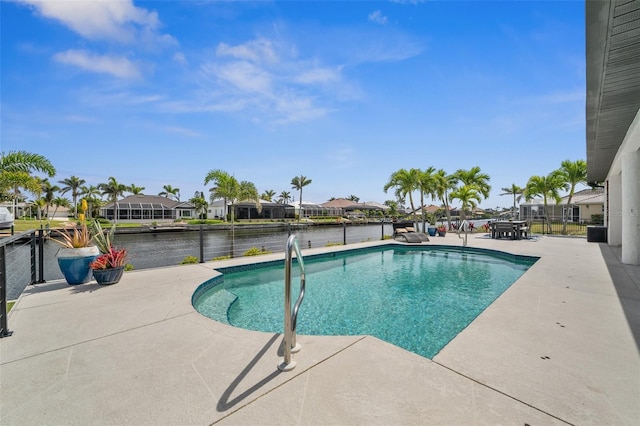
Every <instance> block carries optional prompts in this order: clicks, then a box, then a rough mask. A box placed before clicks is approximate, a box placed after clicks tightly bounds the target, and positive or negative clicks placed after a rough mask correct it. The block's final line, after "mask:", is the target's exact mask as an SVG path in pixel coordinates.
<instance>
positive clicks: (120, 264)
mask: <svg viewBox="0 0 640 426" xmlns="http://www.w3.org/2000/svg"><path fill="white" fill-rule="evenodd" d="M126 258H127V250H126V249H124V248H121V249H117V248H115V247H113V246H110V247H109V250H108V251H107V253H103V254H101V255H99V256H98V257H97V258H96V259H95V260H94V261H93V262H91V265H90V266H91V269H92V270H93V277H94V278H95V279H96V282H97V283H98V284H102V285H109V284H115V283H117V282H118V281H120V278H122V273H123V272H124V266H125V263H124V262H125V260H126Z"/></svg>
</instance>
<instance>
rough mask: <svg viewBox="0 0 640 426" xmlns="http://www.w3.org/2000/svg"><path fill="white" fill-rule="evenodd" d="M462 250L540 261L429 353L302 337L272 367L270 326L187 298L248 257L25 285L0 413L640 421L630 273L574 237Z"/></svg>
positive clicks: (201, 420) (107, 420)
mask: <svg viewBox="0 0 640 426" xmlns="http://www.w3.org/2000/svg"><path fill="white" fill-rule="evenodd" d="M381 243H382V242H381ZM386 243H387V242H384V244H386ZM375 244H380V243H363V244H358V245H350V246H348V247H346V248H354V247H356V246H368V245H375ZM429 244H451V245H461V242H460V240H459V239H458V237H457V235H455V234H452V233H450V234H447V236H446V237H444V238H438V237H435V238H431V243H429ZM469 246H472V247H484V248H492V249H497V250H503V251H506V252H511V253H517V254H526V255H533V256H540V257H541V259H540V260H539V261H538V262H537V263H536V264H535V265H534V266H533V267H532V268H531V269H530V270H529V271H528V272H527V273H526V274H525V275H524V276H523V277H521V278H520V279H519V280H518V281H517V282H516V283H515V284H514V285H512V286H511V287H510V288H509V289H508V290H507V291H506V292H505V293H504V294H503V295H502V296H501V297H500V298H498V300H496V301H495V302H494V303H493V304H492V305H491V306H490V307H489V308H487V309H486V310H485V311H484V312H483V313H482V314H481V315H480V316H479V317H478V318H477V319H476V320H475V321H474V322H472V323H471V324H470V325H469V326H468V327H467V328H466V329H465V330H464V331H463V332H461V333H460V334H459V335H458V336H457V337H456V338H454V339H453V340H452V341H451V342H450V343H449V344H448V345H447V346H446V347H445V348H444V349H443V350H442V351H441V352H440V353H439V354H438V355H437V356H436V357H435V358H434V359H433V360H429V359H426V358H423V357H420V356H418V355H415V354H413V353H410V352H407V351H405V350H403V349H400V348H398V347H395V346H393V345H390V344H388V343H386V342H383V341H381V340H378V339H376V338H373V337H369V336H351V337H317V336H299V337H298V341H299V342H300V343H301V344H302V346H303V349H302V351H301V352H299V353H298V354H296V355H295V356H294V357H295V360H296V362H297V367H296V368H295V369H294V370H293V371H291V372H280V371H279V370H278V369H277V364H278V363H279V362H280V358H279V356H278V353H277V352H278V347H279V345H280V342H281V340H282V336H281V335H278V334H270V333H260V332H253V331H247V330H242V329H238V328H234V327H230V326H227V325H223V324H220V323H217V322H215V321H213V320H210V319H208V318H205V317H203V316H202V315H200V314H199V313H198V312H196V311H195V310H194V309H193V307H192V305H191V296H192V294H193V292H194V290H195V289H196V288H197V287H198V285H200V284H201V283H203V282H205V281H207V280H209V279H211V278H212V277H214V276H216V275H217V274H218V273H217V272H216V271H215V270H214V268H215V267H220V266H227V265H229V264H232V263H239V262H251V263H253V262H255V261H256V258H252V259H246V258H245V259H237V260H232V261H224V262H211V263H205V264H198V265H184V266H176V267H169V268H159V269H152V270H141V271H133V272H129V273H126V274H125V276H124V277H123V279H122V281H121V282H120V283H118V284H116V285H113V286H98V285H97V284H95V283H89V284H85V285H81V286H73V287H72V286H68V285H66V284H65V283H63V282H59V281H58V282H49V283H45V284H38V285H34V286H29V287H28V288H27V289H26V290H25V292H24V293H23V295H22V297H21V298H20V299H19V300H18V302H17V303H16V305H15V306H14V308H13V310H12V311H11V313H10V316H9V328H10V329H11V330H12V331H13V335H12V336H11V337H8V338H4V339H1V340H0V381H1V383H0V391H1V396H0V398H1V399H0V410H1V411H0V423H1V424H3V425H36V424H47V425H88V424H92V425H94V424H96V425H102V424H105V425H106V424H110V425H113V424H117V425H160V424H167V425H168V424H171V425H175V424H179V425H207V424H212V423H216V424H251V425H253V424H265V425H272V424H273V425H275V424H312V425H314V424H315V425H326V424H336V425H337V424H339V425H351V424H380V425H382V424H384V425H390V424H444V425H449V424H451V425H463V424H512V425H524V424H529V425H549V424H593V425H637V424H640V356H639V352H638V348H639V346H640V345H639V343H640V267H638V266H633V267H632V266H625V265H622V264H621V263H620V262H619V255H620V254H619V252H617V251H616V249H615V248H611V247H609V246H607V245H606V244H598V243H588V242H587V241H586V240H585V239H581V238H561V237H542V238H540V239H539V240H537V241H529V240H522V241H511V240H491V239H488V238H484V237H482V236H478V235H473V236H472V237H470V239H469ZM335 249H336V248H335V247H333V248H331V249H326V248H323V249H312V250H304V253H305V254H306V253H317V252H321V251H324V250H335ZM338 249H339V248H338ZM274 258H283V254H279V255H268V256H264V257H262V256H261V257H260V258H259V259H257V260H268V259H274ZM303 308H304V305H303Z"/></svg>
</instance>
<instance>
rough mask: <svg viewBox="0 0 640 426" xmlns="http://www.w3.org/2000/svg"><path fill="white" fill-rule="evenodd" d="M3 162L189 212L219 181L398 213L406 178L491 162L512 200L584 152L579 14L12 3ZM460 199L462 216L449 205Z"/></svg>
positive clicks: (4, 37) (547, 8)
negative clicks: (211, 182)
mask: <svg viewBox="0 0 640 426" xmlns="http://www.w3.org/2000/svg"><path fill="white" fill-rule="evenodd" d="M0 8H1V10H0V17H1V18H0V19H1V22H0V24H1V28H2V29H1V50H2V53H1V55H2V57H1V60H2V62H1V73H2V75H1V79H2V80H1V84H2V85H1V101H0V102H1V104H0V105H1V118H0V119H1V126H2V127H1V130H0V132H1V142H0V150H1V151H4V152H7V151H13V150H26V151H29V152H35V153H39V154H42V155H44V156H46V157H47V158H48V159H49V160H50V161H51V162H52V163H53V165H54V166H55V167H56V168H57V171H58V174H57V175H56V176H55V177H54V178H53V179H51V180H52V181H54V182H57V181H58V180H61V179H65V178H68V177H69V176H71V175H75V176H78V177H80V178H82V179H85V180H86V182H87V184H92V185H97V184H99V183H102V182H106V181H107V180H108V178H109V177H110V176H113V177H115V178H116V179H117V180H118V181H119V182H121V183H123V184H127V185H128V184H132V183H133V184H136V185H137V186H144V187H145V188H146V189H145V191H144V193H146V194H157V193H158V192H160V191H162V187H163V185H167V184H169V185H171V186H173V187H178V188H180V194H181V199H188V198H190V197H192V196H193V194H194V192H195V191H205V193H207V194H208V187H205V186H204V178H205V176H206V175H207V173H208V172H209V171H210V170H213V169H222V170H224V171H227V172H228V173H231V174H233V175H235V177H236V178H238V180H248V181H251V182H253V183H255V184H256V186H257V188H258V190H259V191H260V192H263V191H265V190H274V191H275V192H276V194H279V193H280V192H282V191H289V192H291V194H292V195H295V197H296V199H297V193H296V191H295V190H293V189H291V185H290V182H291V179H292V178H293V177H294V176H299V175H301V174H302V175H304V176H306V177H307V178H310V179H312V183H311V184H310V185H309V186H306V187H305V189H304V191H303V192H304V194H303V195H304V199H305V201H313V202H318V203H322V202H325V201H327V200H328V199H329V198H330V197H336V198H337V197H347V196H349V195H356V196H358V197H360V200H361V201H378V202H383V201H384V200H387V199H393V198H394V197H393V190H390V191H389V193H387V194H385V193H384V191H383V187H384V185H385V184H386V183H387V181H388V179H389V176H390V175H391V174H392V173H393V172H394V171H396V170H398V169H400V168H412V167H416V168H420V169H426V168H427V167H430V166H433V167H436V168H438V169H439V168H442V169H444V170H445V171H447V172H448V173H453V172H455V171H456V170H457V169H469V168H471V167H473V166H479V167H480V168H481V170H482V171H483V172H485V173H487V174H489V176H490V177H491V182H490V183H491V185H492V188H493V189H492V191H491V195H490V196H489V198H488V199H487V200H485V201H483V202H482V203H481V207H484V208H489V207H496V206H510V205H511V204H512V197H509V196H500V193H501V192H502V191H501V190H500V188H502V187H507V186H511V184H512V183H515V184H517V185H519V186H524V185H525V184H526V182H527V180H528V179H529V177H531V176H533V175H546V174H547V173H549V172H551V171H552V170H554V169H556V168H558V167H559V166H560V163H561V162H562V161H563V160H565V159H570V160H578V159H585V157H586V155H585V113H584V105H585V63H584V62H585V59H584V45H585V40H584V2H582V1H543V2H535V1H517V2H516V1H514V2H509V1H495V2H484V1H473V2H463V1H424V2H423V1H389V2H367V1H350V2H342V1H316V2H306V1H295V2H294V1H288V2H280V1H276V2H268V1H262V2H245V1H235V2H234V1H224V2H216V1H195V0H193V1H186V0H185V1H135V2H132V1H118V2H101V1H95V2H93V1H92V2H80V1H42V0H38V1H31V0H25V1H15V2H6V1H3V2H2V3H0ZM454 204H455V203H454Z"/></svg>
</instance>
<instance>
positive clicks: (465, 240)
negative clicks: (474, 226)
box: [458, 219, 469, 247]
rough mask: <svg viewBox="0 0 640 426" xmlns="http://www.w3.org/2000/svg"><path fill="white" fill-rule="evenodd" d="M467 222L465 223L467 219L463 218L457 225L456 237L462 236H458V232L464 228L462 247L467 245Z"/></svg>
mask: <svg viewBox="0 0 640 426" xmlns="http://www.w3.org/2000/svg"><path fill="white" fill-rule="evenodd" d="M468 228H469V223H467V219H465V220H463V221H462V223H461V224H460V226H459V227H458V238H462V237H461V236H460V232H462V230H464V241H463V242H462V247H466V246H467V233H468Z"/></svg>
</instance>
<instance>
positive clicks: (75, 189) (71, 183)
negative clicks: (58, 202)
mask: <svg viewBox="0 0 640 426" xmlns="http://www.w3.org/2000/svg"><path fill="white" fill-rule="evenodd" d="M58 183H61V184H63V185H65V186H63V187H62V188H60V194H62V195H64V194H66V193H67V192H69V191H71V200H72V201H73V217H74V218H76V219H77V218H78V195H80V187H81V186H82V185H84V183H85V180H84V179H80V178H79V177H77V176H71V177H70V178H67V179H63V180H60V181H58Z"/></svg>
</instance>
